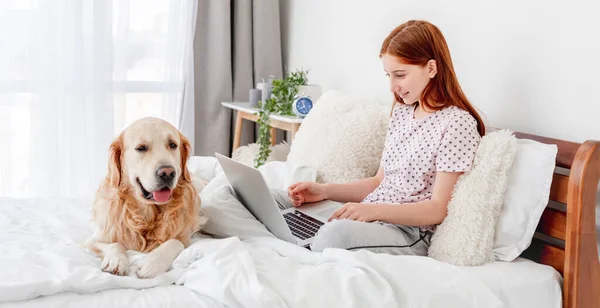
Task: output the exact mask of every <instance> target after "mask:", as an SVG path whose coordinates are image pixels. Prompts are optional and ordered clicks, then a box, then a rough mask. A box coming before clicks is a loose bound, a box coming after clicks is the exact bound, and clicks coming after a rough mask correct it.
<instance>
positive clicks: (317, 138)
mask: <svg viewBox="0 0 600 308" xmlns="http://www.w3.org/2000/svg"><path fill="white" fill-rule="evenodd" d="M389 109H390V107H382V106H380V105H379V104H377V103H375V102H371V101H367V100H364V99H360V98H356V97H350V96H346V95H342V94H340V93H339V92H336V91H330V92H327V93H324V94H323V95H322V96H321V98H320V99H319V101H317V102H316V103H315V106H314V108H313V109H312V110H311V111H310V113H309V114H308V115H307V116H306V118H305V119H304V121H303V122H302V125H301V126H300V129H299V131H298V133H296V137H295V138H294V140H293V142H292V145H291V148H290V153H289V155H288V158H287V161H288V162H291V163H293V164H296V165H303V166H309V167H312V168H314V169H316V170H317V182H319V183H348V182H352V181H356V180H359V179H363V178H366V177H369V176H373V175H375V174H376V173H377V170H378V169H379V161H380V160H381V154H382V152H383V147H384V144H385V137H386V133H387V126H388V121H389Z"/></svg>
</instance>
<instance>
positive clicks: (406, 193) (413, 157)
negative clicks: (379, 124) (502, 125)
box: [362, 104, 480, 230]
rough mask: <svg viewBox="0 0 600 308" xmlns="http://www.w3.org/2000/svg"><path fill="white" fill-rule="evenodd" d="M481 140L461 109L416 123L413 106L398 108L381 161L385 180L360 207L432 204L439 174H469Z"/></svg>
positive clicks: (435, 113) (448, 110)
mask: <svg viewBox="0 0 600 308" xmlns="http://www.w3.org/2000/svg"><path fill="white" fill-rule="evenodd" d="M479 140H480V136H479V133H478V131H477V121H476V120H475V118H474V117H473V116H472V115H471V114H470V113H469V112H467V111H465V110H463V109H460V108H458V107H455V106H450V107H446V108H444V109H442V110H438V111H436V112H434V113H431V114H428V115H427V116H426V117H425V118H422V119H415V118H414V106H407V105H405V104H396V106H395V107H394V110H393V113H392V117H391V119H390V122H389V126H388V132H387V137H386V142H385V148H384V152H383V155H382V157H381V166H382V167H383V171H384V176H383V180H382V181H381V184H380V185H379V187H377V188H376V189H375V190H374V191H373V192H372V193H370V194H369V195H368V196H367V197H366V198H365V199H364V200H363V201H362V203H414V202H419V201H423V200H429V199H431V196H432V193H433V185H434V183H435V175H436V173H437V172H438V171H444V172H464V171H469V170H470V169H471V165H472V164H473V158H474V157H475V151H476V150H477V145H478V144H479ZM424 229H429V230H434V229H435V228H434V226H426V227H424Z"/></svg>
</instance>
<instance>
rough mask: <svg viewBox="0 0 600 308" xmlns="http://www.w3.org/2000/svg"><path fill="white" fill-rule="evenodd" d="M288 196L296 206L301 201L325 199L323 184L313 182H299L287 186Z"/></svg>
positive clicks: (325, 193) (301, 202)
mask: <svg viewBox="0 0 600 308" xmlns="http://www.w3.org/2000/svg"><path fill="white" fill-rule="evenodd" d="M288 197H289V198H290V200H291V201H292V204H293V205H294V206H296V207H298V206H300V205H302V204H303V203H309V202H317V201H321V200H325V199H327V192H326V191H325V185H324V184H319V183H315V182H299V183H296V184H293V185H291V186H290V187H288Z"/></svg>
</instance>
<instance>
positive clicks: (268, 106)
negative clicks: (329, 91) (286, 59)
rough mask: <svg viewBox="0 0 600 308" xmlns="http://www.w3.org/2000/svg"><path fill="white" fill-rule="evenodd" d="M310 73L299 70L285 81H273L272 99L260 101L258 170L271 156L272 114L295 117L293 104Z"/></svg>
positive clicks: (291, 73)
mask: <svg viewBox="0 0 600 308" xmlns="http://www.w3.org/2000/svg"><path fill="white" fill-rule="evenodd" d="M307 75H308V71H305V70H302V69H300V70H297V71H295V72H288V74H287V75H286V77H285V78H284V79H276V80H273V90H272V91H271V98H269V99H267V100H266V101H265V102H263V101H259V102H258V106H259V108H260V110H259V111H258V116H259V118H258V120H257V123H258V140H257V143H258V144H259V145H260V148H259V152H258V155H257V156H256V158H255V159H254V167H255V168H258V167H260V166H262V165H264V164H265V162H266V161H267V158H269V154H271V147H270V145H271V131H270V128H271V126H270V125H271V119H270V116H271V114H278V115H288V116H293V115H294V112H293V111H292V103H293V102H294V99H295V98H296V95H297V94H298V87H299V86H303V85H306V83H307V82H308V78H307Z"/></svg>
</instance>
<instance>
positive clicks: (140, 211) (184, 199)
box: [88, 118, 206, 278]
mask: <svg viewBox="0 0 600 308" xmlns="http://www.w3.org/2000/svg"><path fill="white" fill-rule="evenodd" d="M190 151H191V146H190V143H189V141H188V140H187V139H186V138H185V136H183V134H181V132H179V131H178V130H177V129H176V128H175V127H173V126H172V125H170V124H169V123H168V122H166V121H163V120H160V119H157V118H144V119H140V120H138V121H136V122H134V123H132V124H131V125H130V126H129V127H127V128H126V129H125V130H124V131H123V132H122V133H121V134H120V135H119V136H118V137H117V138H116V139H115V140H114V142H113V143H112V144H111V146H110V151H109V152H110V156H109V162H108V174H107V175H106V178H105V180H104V181H103V183H101V185H100V187H99V189H98V191H97V193H96V200H95V201H94V205H93V213H92V221H93V223H94V225H95V228H96V230H95V233H94V235H93V237H92V239H90V241H89V242H88V247H90V248H91V249H92V250H93V251H94V252H96V253H97V254H99V255H100V256H101V257H102V258H103V261H102V265H101V267H102V270H103V271H107V272H110V273H113V274H118V275H126V274H128V271H129V260H128V258H127V255H126V254H125V251H126V250H135V251H139V252H149V254H148V255H147V256H146V258H145V260H144V261H143V262H142V264H141V265H140V266H139V267H138V268H137V269H134V270H137V275H138V276H139V277H142V278H152V277H155V276H157V275H159V274H161V273H163V272H165V271H167V270H168V269H169V267H170V266H171V263H172V262H173V260H174V259H175V258H176V257H177V255H178V254H179V253H180V252H181V251H182V250H183V249H184V247H186V246H188V244H189V242H190V238H191V236H192V234H193V233H194V232H196V231H198V230H199V229H200V228H201V226H202V225H203V224H204V223H205V222H206V218H205V217H203V216H202V215H201V213H200V204H201V202H200V197H199V196H198V194H197V190H196V187H195V186H194V183H193V182H192V178H191V176H190V173H189V172H188V170H187V168H186V162H187V159H188V157H189V155H190ZM165 166H169V167H172V168H171V169H169V170H170V171H171V170H174V172H175V175H174V178H173V180H172V182H170V184H167V183H166V182H161V178H160V176H159V174H160V170H163V169H162V168H163V167H165ZM161 189H163V190H167V191H170V193H171V194H170V198H169V199H168V200H166V201H164V202H159V201H156V200H155V198H154V196H156V194H155V193H153V192H154V191H158V190H161ZM158 199H160V198H158Z"/></svg>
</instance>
